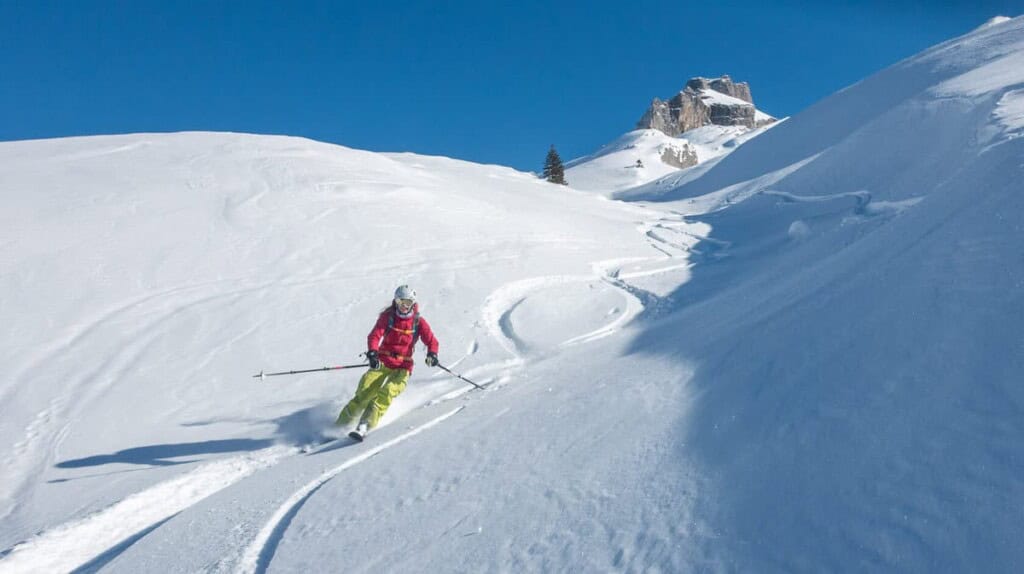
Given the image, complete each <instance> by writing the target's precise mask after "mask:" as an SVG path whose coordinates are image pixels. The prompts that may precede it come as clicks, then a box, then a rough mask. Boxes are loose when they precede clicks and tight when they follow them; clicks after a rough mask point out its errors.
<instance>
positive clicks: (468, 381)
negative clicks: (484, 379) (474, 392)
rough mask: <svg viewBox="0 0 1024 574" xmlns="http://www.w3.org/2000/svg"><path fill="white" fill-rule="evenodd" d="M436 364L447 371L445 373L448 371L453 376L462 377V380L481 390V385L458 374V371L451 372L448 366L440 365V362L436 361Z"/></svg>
mask: <svg viewBox="0 0 1024 574" xmlns="http://www.w3.org/2000/svg"><path fill="white" fill-rule="evenodd" d="M437 366H438V367H439V368H440V369H442V370H443V371H445V372H447V373H448V374H449V375H452V376H454V377H458V378H460V379H462V380H463V381H466V382H467V383H469V384H471V385H473V386H474V387H476V388H478V389H480V390H483V387H481V386H480V385H478V384H476V383H474V382H473V381H471V380H469V379H467V378H466V377H463V376H462V375H460V374H458V373H453V372H451V370H449V369H448V367H446V366H444V365H442V364H441V363H438V364H437Z"/></svg>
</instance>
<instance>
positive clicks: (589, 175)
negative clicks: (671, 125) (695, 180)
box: [565, 96, 770, 194]
mask: <svg viewBox="0 0 1024 574" xmlns="http://www.w3.org/2000/svg"><path fill="white" fill-rule="evenodd" d="M723 97H724V96H723ZM769 127H770V126H766V127H762V128H757V129H750V128H746V127H744V126H716V125H710V126H704V127H701V128H697V129H694V130H690V131H688V132H686V133H684V134H682V135H680V136H679V137H671V136H668V135H665V134H664V133H662V132H660V131H658V130H634V131H631V132H629V133H626V134H623V135H622V136H620V137H619V138H618V139H616V140H615V141H613V142H611V143H609V144H607V145H605V146H603V147H602V148H601V149H599V150H598V151H597V152H595V153H593V154H591V155H588V156H585V157H581V158H578V159H575V160H573V161H571V162H569V163H568V164H566V169H565V177H566V180H567V181H568V182H569V185H570V186H571V187H572V188H573V189H580V190H585V191H597V192H602V193H606V194H611V193H614V192H618V191H623V190H630V189H634V188H637V187H640V186H642V185H644V184H648V183H650V182H652V181H653V182H656V181H659V180H661V179H662V178H665V177H666V176H672V175H676V174H680V173H689V172H691V171H693V170H696V169H698V168H700V164H703V163H705V162H709V161H711V160H714V159H716V158H719V157H721V156H723V155H725V154H727V153H729V152H731V151H732V150H734V149H736V148H737V147H738V146H739V145H740V144H742V143H743V142H745V141H747V140H749V139H750V138H752V137H754V136H756V135H758V134H760V133H761V132H763V131H764V130H766V129H769ZM686 153H692V154H694V155H695V156H696V160H697V162H698V165H697V166H694V167H690V168H683V169H680V168H679V167H676V166H673V165H670V164H669V163H666V162H665V160H664V159H663V156H665V155H666V154H668V155H670V156H671V155H676V154H686ZM638 161H639V163H638Z"/></svg>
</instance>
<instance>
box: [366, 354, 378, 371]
mask: <svg viewBox="0 0 1024 574" xmlns="http://www.w3.org/2000/svg"><path fill="white" fill-rule="evenodd" d="M366 360H367V361H370V368H371V369H374V370H377V369H379V368H380V357H378V356H377V351H367V352H366Z"/></svg>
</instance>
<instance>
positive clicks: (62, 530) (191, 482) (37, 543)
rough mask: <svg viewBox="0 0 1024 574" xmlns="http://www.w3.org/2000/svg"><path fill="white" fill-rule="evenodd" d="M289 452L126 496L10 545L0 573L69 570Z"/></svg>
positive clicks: (253, 457) (236, 460)
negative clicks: (90, 513) (108, 505)
mask: <svg viewBox="0 0 1024 574" xmlns="http://www.w3.org/2000/svg"><path fill="white" fill-rule="evenodd" d="M294 451H295V449H294V448H291V447H280V446H278V447H271V448H269V449H263V450H262V451H257V452H255V453H252V454H249V455H246V456H241V457H232V458H228V459H222V460H218V461H216V462H212V463H209V464H205V465H203V466H201V467H199V468H197V469H195V470H193V471H191V472H189V473H186V474H184V475H182V476H179V477H177V478H174V479H171V480H168V481H166V482H163V483H160V484H157V485H156V486H153V487H151V488H148V489H146V490H143V491H141V492H137V493H135V494H132V495H130V496H128V497H126V498H124V499H122V500H121V501H119V502H117V503H115V504H113V505H112V506H110V507H108V508H106V509H103V510H100V511H98V512H96V513H94V514H92V515H90V516H86V517H85V518H82V519H81V520H77V521H74V522H70V523H67V524H64V525H61V526H58V527H56V528H53V529H51V530H48V531H46V532H44V533H42V534H40V535H38V536H36V537H35V538H32V539H30V540H27V541H25V542H22V543H21V544H18V545H16V546H14V547H13V548H12V549H10V551H9V552H8V553H7V555H6V556H5V557H4V558H3V560H2V561H0V572H3V573H4V574H9V573H10V574H15V573H25V574H31V573H35V572H69V571H72V570H74V569H76V568H79V567H81V566H82V565H83V564H87V563H89V562H90V561H92V560H95V559H96V558H97V557H99V556H101V555H103V554H104V553H105V552H106V551H107V550H109V549H111V548H115V547H117V546H118V545H120V544H122V543H123V542H124V541H126V540H131V539H132V538H133V537H138V535H139V533H144V532H147V531H149V530H152V529H153V528H154V527H155V526H158V525H159V524H161V523H163V522H164V521H166V520H167V519H169V518H171V517H173V516H174V515H175V514H177V513H179V512H181V511H182V510H184V509H186V508H188V507H190V506H192V505H193V504H195V503H197V502H199V501H200V500H202V499H204V498H206V497H207V496H210V495H211V494H213V493H215V492H217V491H219V490H221V489H223V488H225V487H227V486H230V485H231V484H234V483H235V482H238V481H239V480H241V479H243V478H245V477H246V476H249V475H250V474H252V473H254V472H256V471H258V470H260V469H262V468H266V467H268V466H271V465H273V464H275V463H277V462H278V461H279V460H280V459H281V458H283V457H285V456H287V455H288V454H291V453H293V452H294ZM122 550H123V548H122Z"/></svg>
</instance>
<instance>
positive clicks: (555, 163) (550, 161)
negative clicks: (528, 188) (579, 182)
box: [544, 144, 569, 185]
mask: <svg viewBox="0 0 1024 574" xmlns="http://www.w3.org/2000/svg"><path fill="white" fill-rule="evenodd" d="M544 179H546V180H548V181H550V182H551V183H560V184H562V185H569V182H567V181H565V167H564V166H563V165H562V158H561V157H559V156H558V152H557V151H556V150H555V145H554V144H551V149H549V150H548V157H547V158H546V159H545V160H544Z"/></svg>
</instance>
